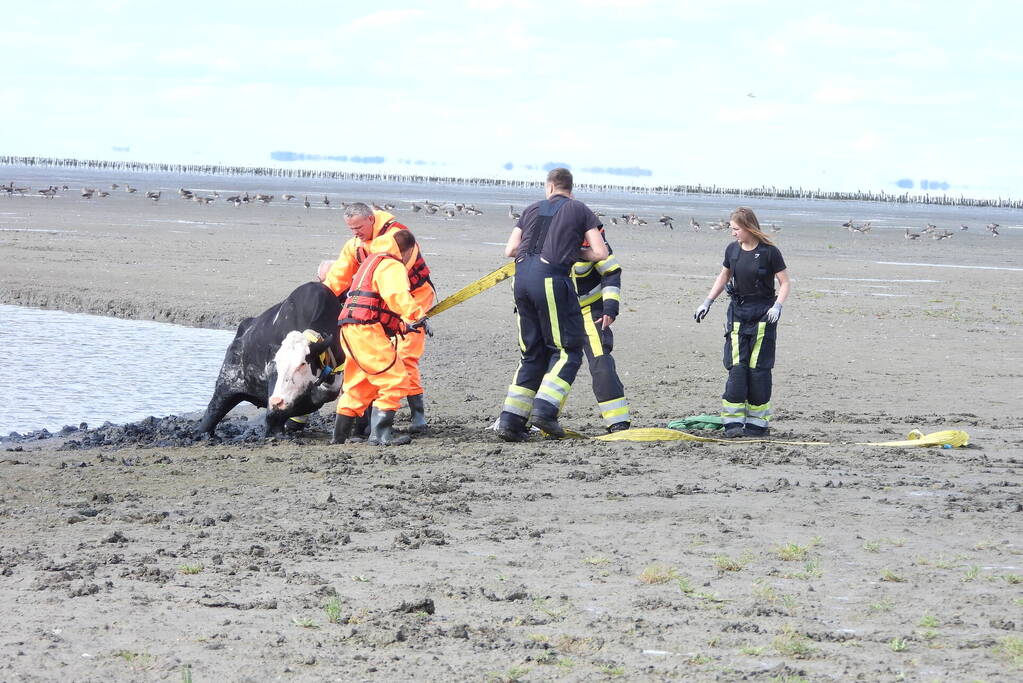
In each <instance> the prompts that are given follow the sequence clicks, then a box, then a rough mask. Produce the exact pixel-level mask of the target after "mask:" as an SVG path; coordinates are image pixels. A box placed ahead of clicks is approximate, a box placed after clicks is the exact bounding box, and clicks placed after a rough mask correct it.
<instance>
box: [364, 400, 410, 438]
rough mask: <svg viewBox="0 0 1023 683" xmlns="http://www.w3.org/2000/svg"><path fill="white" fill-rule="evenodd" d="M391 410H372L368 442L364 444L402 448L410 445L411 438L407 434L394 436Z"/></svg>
mask: <svg viewBox="0 0 1023 683" xmlns="http://www.w3.org/2000/svg"><path fill="white" fill-rule="evenodd" d="M394 412H395V411H393V410H379V409H376V408H374V409H373V417H372V418H371V419H370V434H369V441H367V442H366V443H370V444H373V445H374V446H378V445H379V446H404V445H406V444H410V443H412V437H410V436H408V435H407V434H402V435H400V436H396V435H395V434H394V433H393V432H392V431H391V427H393V426H394Z"/></svg>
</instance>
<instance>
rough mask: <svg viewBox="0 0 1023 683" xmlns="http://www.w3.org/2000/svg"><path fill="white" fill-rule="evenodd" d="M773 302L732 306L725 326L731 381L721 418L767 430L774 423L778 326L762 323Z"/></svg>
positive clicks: (766, 301)
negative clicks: (773, 394)
mask: <svg viewBox="0 0 1023 683" xmlns="http://www.w3.org/2000/svg"><path fill="white" fill-rule="evenodd" d="M772 303H773V302H772V301H770V300H763V299H762V300H757V301H752V302H750V301H747V302H745V303H742V304H738V303H736V302H734V301H733V302H732V303H731V304H730V305H729V307H728V314H727V319H726V320H727V321H726V324H725V348H724V353H723V354H722V361H723V362H724V365H725V368H727V369H728V380H727V381H726V383H725V391H724V393H723V394H722V396H721V418H722V422H723V423H725V424H726V425H727V424H728V423H734V422H745V423H746V424H749V425H753V426H757V427H766V426H767V423H768V421H769V420H770V419H771V384H772V377H771V369H772V368H773V367H774V356H775V346H776V341H777V330H778V325H777V323H775V324H771V323H767V322H766V321H764V320H763V317H764V315H765V314H766V313H767V311H768V309H770V307H771V305H772Z"/></svg>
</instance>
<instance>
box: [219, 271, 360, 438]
mask: <svg viewBox="0 0 1023 683" xmlns="http://www.w3.org/2000/svg"><path fill="white" fill-rule="evenodd" d="M340 312H341V304H340V302H339V301H338V299H337V297H336V296H334V294H333V292H331V291H330V289H329V288H327V287H326V286H324V285H323V284H321V283H319V282H308V283H306V284H304V285H301V286H299V287H298V288H296V289H295V291H293V292H292V293H291V294H289V295H288V298H286V299H285V300H284V301H282V302H281V303H279V304H277V305H275V306H271V307H270V308H269V309H267V310H266V311H264V312H263V313H262V314H261V315H259V316H258V317H255V318H246V319H245V320H243V321H242V322H241V324H240V325H238V331H237V332H236V333H235V335H234V341H232V342H231V345H230V346H229V347H228V348H227V353H226V354H225V356H224V364H223V365H222V366H221V368H220V375H219V376H218V377H217V383H216V386H215V387H214V389H213V398H212V399H211V400H210V404H209V406H207V407H206V414H205V415H204V416H203V418H202V422H201V423H200V425H199V431H200V433H202V432H205V433H207V434H211V435H212V434H213V431H214V430H215V429H216V427H217V424H218V423H219V422H220V421H221V420H222V419H223V418H224V416H225V415H227V413H228V412H229V411H230V410H231V409H232V408H234V407H235V406H236V405H238V404H239V403H241V402H242V401H248V402H249V403H252V404H254V405H257V406H259V407H260V408H267V412H266V429H267V433H269V434H272V433H275V432H279V431H281V429H282V428H283V426H284V422H285V420H287V419H288V418H289V417H292V416H297V415H305V414H307V413H311V412H313V411H315V410H319V408H320V406H322V405H323V404H324V403H327V402H328V401H333V400H334V399H335V398H337V396H338V394H339V393H340V392H341V373H340V372H338V373H336V374H331V373H329V369H328V371H327V372H324V366H325V365H326V366H331V365H334V366H336V365H338V364H339V363H341V361H342V360H343V359H344V356H343V355H342V352H341V348H340V346H339V344H338V341H337V318H338V314H339V313H340ZM306 330H311V331H313V332H316V333H318V334H319V335H320V336H321V337H322V340H320V341H310V340H309V335H307V334H305V331H306Z"/></svg>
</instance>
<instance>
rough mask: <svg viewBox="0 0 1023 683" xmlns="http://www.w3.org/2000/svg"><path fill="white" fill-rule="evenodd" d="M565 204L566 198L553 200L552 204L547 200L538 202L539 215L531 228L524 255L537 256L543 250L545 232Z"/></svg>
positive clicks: (545, 237) (545, 238)
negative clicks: (527, 247) (527, 246)
mask: <svg viewBox="0 0 1023 683" xmlns="http://www.w3.org/2000/svg"><path fill="white" fill-rule="evenodd" d="M567 202H568V198H567V197H561V198H559V199H555V200H554V201H553V202H552V201H550V200H547V199H545V200H543V201H542V202H540V211H539V215H538V216H537V218H536V225H535V226H533V231H532V235H530V239H529V250H528V251H527V252H526V253H528V254H530V255H534V254H539V253H540V252H541V251H542V250H543V245H544V242H546V241H547V231H548V230H549V229H550V227H551V221H553V220H554V216H556V215H557V213H558V211H560V210H561V207H563V206H564V205H565V204H566V203H567Z"/></svg>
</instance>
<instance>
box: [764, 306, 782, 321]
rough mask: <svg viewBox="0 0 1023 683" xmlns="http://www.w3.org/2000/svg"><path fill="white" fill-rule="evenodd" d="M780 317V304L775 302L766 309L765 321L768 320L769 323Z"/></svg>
mask: <svg viewBox="0 0 1023 683" xmlns="http://www.w3.org/2000/svg"><path fill="white" fill-rule="evenodd" d="M780 317H781V304H779V303H775V304H774V306H771V308H770V309H768V311H767V322H769V323H776V322H778V318H780Z"/></svg>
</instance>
